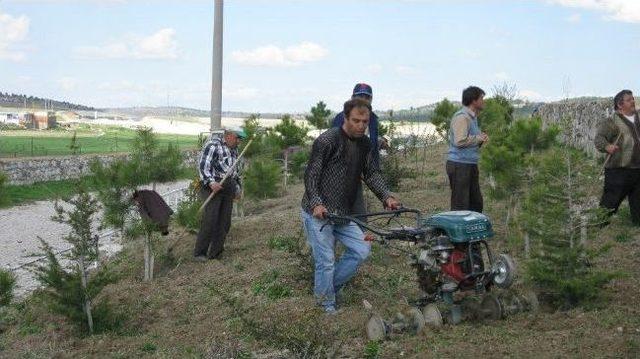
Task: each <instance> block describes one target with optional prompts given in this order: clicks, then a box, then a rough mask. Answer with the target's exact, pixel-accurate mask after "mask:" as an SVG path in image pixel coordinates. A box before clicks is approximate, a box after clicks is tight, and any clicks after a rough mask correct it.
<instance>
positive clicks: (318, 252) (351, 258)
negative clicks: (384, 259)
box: [302, 98, 400, 314]
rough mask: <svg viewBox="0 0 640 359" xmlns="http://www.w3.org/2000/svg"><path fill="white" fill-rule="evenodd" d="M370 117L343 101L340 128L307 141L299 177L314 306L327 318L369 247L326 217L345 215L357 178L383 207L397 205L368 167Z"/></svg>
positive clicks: (364, 107) (356, 232) (349, 227)
mask: <svg viewBox="0 0 640 359" xmlns="http://www.w3.org/2000/svg"><path fill="white" fill-rule="evenodd" d="M370 112H371V107H370V105H369V103H368V102H367V101H365V100H363V99H359V98H355V99H352V100H349V101H347V102H346V103H345V104H344V113H345V114H346V117H345V120H344V123H343V125H342V127H340V128H331V129H329V130H327V131H325V132H324V133H323V134H321V135H320V136H319V137H318V138H317V139H316V140H315V141H314V142H313V148H312V151H311V156H310V158H309V162H308V165H307V169H306V171H305V175H304V185H305V192H304V196H303V198H302V221H303V224H304V229H305V233H306V236H307V240H308V241H309V244H310V246H311V248H312V251H313V258H314V263H315V285H314V293H315V296H316V300H317V301H318V304H320V305H321V306H322V307H323V308H324V310H325V312H326V313H329V314H333V313H335V312H336V299H335V294H336V292H338V291H339V290H340V288H341V287H342V286H343V285H344V284H345V283H347V282H348V281H349V279H351V277H353V275H354V274H355V272H356V271H357V269H358V267H359V265H360V264H361V263H362V262H363V261H364V260H365V259H366V258H367V257H368V255H369V251H370V245H369V243H367V242H366V241H365V240H364V233H363V232H362V230H361V229H360V227H358V226H357V225H356V224H355V223H353V222H348V223H327V221H326V220H325V217H326V215H327V213H333V214H338V215H345V214H350V213H351V208H352V207H353V202H354V201H355V198H356V189H357V188H358V187H359V186H360V182H361V178H362V180H364V182H365V183H366V184H367V186H368V187H369V188H370V189H371V191H373V193H375V195H376V196H377V197H378V198H379V199H380V200H381V201H382V202H383V203H384V204H385V207H387V208H397V207H399V205H400V203H399V202H398V200H397V199H395V198H394V197H393V196H392V195H391V193H390V192H389V189H388V188H387V185H386V184H385V182H384V179H383V178H382V175H381V174H380V171H379V170H378V169H377V168H376V167H375V166H374V165H373V159H372V155H371V141H370V140H369V139H368V138H367V137H366V136H365V130H366V128H367V126H368V125H369V118H370ZM323 227H324V228H323ZM321 229H322V230H321ZM336 241H340V242H341V243H342V244H343V245H344V246H345V247H346V250H345V252H344V254H343V255H342V257H341V258H340V259H339V260H338V261H335V244H336Z"/></svg>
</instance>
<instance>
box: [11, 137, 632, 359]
mask: <svg viewBox="0 0 640 359" xmlns="http://www.w3.org/2000/svg"><path fill="white" fill-rule="evenodd" d="M441 153H442V148H437V149H435V150H434V151H433V152H431V153H428V154H425V155H426V158H428V159H429V160H428V161H426V162H420V163H418V162H416V164H417V167H414V169H415V170H418V169H419V173H420V175H418V176H416V177H415V178H413V179H407V180H404V181H403V182H402V187H401V190H400V191H399V194H400V196H401V198H402V200H403V202H404V204H405V205H406V206H407V207H414V208H420V209H422V210H424V211H427V212H430V213H431V212H435V211H440V210H444V209H446V208H447V207H448V187H447V185H446V180H445V176H444V173H443V172H444V171H443V168H444V164H443V161H442V155H441ZM409 162H411V161H409ZM301 195H302V186H301V184H300V183H298V184H296V185H294V186H292V187H291V188H290V191H289V193H288V194H287V195H285V196H284V197H281V198H278V199H272V200H265V201H260V202H255V203H248V204H247V205H246V209H245V210H246V212H247V214H248V216H247V217H246V218H244V219H242V220H236V221H235V222H234V224H233V227H232V230H231V233H230V235H229V238H228V242H227V247H226V251H225V253H224V255H223V257H222V259H221V260H216V261H209V262H207V263H196V262H193V261H192V259H191V253H192V248H193V243H194V240H195V235H194V234H192V233H188V232H186V231H185V230H184V229H181V228H179V227H177V226H176V225H174V226H173V227H172V229H173V230H172V233H171V235H170V236H169V237H168V238H167V239H166V244H167V246H168V247H169V248H171V250H170V251H169V252H168V254H164V255H163V256H162V258H160V259H159V260H158V278H157V279H156V280H154V281H153V282H152V283H143V282H142V281H141V275H142V253H141V250H140V243H130V244H129V245H128V246H127V248H126V249H125V251H124V252H123V253H122V254H121V255H119V256H118V258H117V259H116V260H115V262H114V267H115V269H116V271H117V272H118V273H119V274H120V275H122V279H121V280H120V281H119V282H118V283H116V284H113V285H110V286H109V287H107V288H106V289H105V291H104V292H103V293H102V296H103V298H108V299H109V300H110V302H111V303H112V304H113V305H114V306H115V308H116V309H117V311H119V312H121V314H123V315H124V319H123V320H122V325H123V329H122V330H121V331H119V332H117V333H107V334H101V335H95V336H93V337H85V338H82V337H78V336H77V335H76V334H74V331H73V328H72V327H71V326H70V325H69V324H67V323H66V322H65V321H64V320H63V319H62V318H60V317H57V316H55V315H52V314H49V313H48V312H47V311H46V310H45V308H44V307H43V306H42V305H41V304H40V303H39V301H38V297H37V296H35V297H33V298H32V299H30V300H29V301H28V302H27V303H26V304H25V305H22V306H19V307H18V309H16V311H17V312H18V313H20V315H16V316H15V318H14V319H13V320H12V322H11V323H10V325H9V327H8V330H7V331H6V332H4V333H3V334H2V337H1V339H0V340H1V342H0V343H1V344H0V345H1V346H0V347H1V348H2V350H3V356H5V357H32V358H34V357H35V358H40V357H43V358H44V357H119V358H129V357H131V358H132V357H136V358H137V357H141V356H149V357H152V356H153V357H166V358H178V357H180V358H182V357H206V358H229V357H236V358H249V357H261V358H291V357H294V356H295V357H326V356H330V357H354V358H360V357H364V356H369V357H375V355H378V356H379V357H382V358H400V357H407V358H425V357H453V356H456V357H474V358H479V357H504V356H509V357H518V358H521V357H531V358H534V357H535V358H548V357H611V358H614V357H615V358H620V357H637V356H639V355H640V308H639V306H638V304H639V300H638V297H637V294H638V293H640V280H639V279H638V268H640V250H639V249H638V247H639V245H640V236H638V231H637V229H636V228H632V227H630V226H629V225H628V224H627V221H628V218H627V217H626V216H625V215H624V214H623V215H621V216H620V218H616V219H614V223H613V224H612V225H611V226H610V227H608V229H607V230H606V232H603V234H602V236H600V238H599V239H598V241H599V242H601V243H604V242H607V243H611V244H612V246H613V247H612V250H611V251H610V252H609V253H608V254H607V255H606V256H605V258H603V259H602V260H601V261H600V262H599V263H595V264H594V265H597V266H602V267H606V268H610V269H613V268H614V267H615V269H622V270H624V271H626V272H627V273H628V274H629V275H628V276H626V277H623V278H621V279H619V280H616V281H615V282H613V283H612V284H611V285H610V286H609V287H608V288H607V293H606V297H607V298H608V300H607V301H605V302H604V304H603V306H602V307H601V308H599V309H592V310H589V311H585V310H581V309H578V310H572V311H568V312H545V311H542V312H538V313H535V314H518V315H515V316H513V317H511V318H509V319H507V320H504V321H498V322H489V323H465V324H461V325H458V326H448V325H447V326H444V327H443V328H441V329H437V330H434V329H426V330H425V331H424V332H422V333H420V334H418V335H408V334H405V335H400V336H394V337H393V338H392V339H391V340H389V341H385V342H382V343H380V344H377V343H368V341H367V339H366V334H365V330H364V328H365V323H366V321H367V319H368V315H369V314H368V313H367V312H366V311H365V310H364V309H363V306H362V304H361V302H362V300H363V299H367V300H368V301H369V302H371V303H372V304H373V306H374V308H376V310H377V311H379V312H381V314H383V316H384V317H386V318H389V317H391V316H393V314H394V313H396V312H397V311H401V310H403V309H405V308H407V304H406V303H407V301H408V300H411V299H413V298H416V297H417V296H418V294H419V293H418V289H417V285H416V282H415V275H414V273H413V271H412V269H411V268H410V267H409V266H408V265H407V260H406V259H407V258H406V257H405V256H404V255H403V254H400V253H398V252H396V251H394V250H392V249H388V248H383V247H381V246H380V245H379V244H374V248H373V252H372V256H371V258H370V260H369V261H368V262H367V263H366V265H364V266H363V267H362V268H361V270H360V272H359V274H358V275H357V276H356V277H355V280H354V281H353V282H352V283H351V285H349V286H348V287H347V288H346V290H345V293H344V298H343V304H342V308H343V310H342V311H341V312H340V313H339V314H338V315H337V316H335V317H327V316H324V315H323V314H322V313H321V312H320V311H319V310H318V309H317V308H316V307H315V306H314V302H313V298H312V268H311V259H310V257H309V254H308V252H307V249H306V247H305V245H304V239H303V237H302V232H301V225H300V219H299V218H300V215H299V211H300V209H299V203H300V198H301ZM369 200H370V203H372V206H375V208H378V209H379V208H380V207H379V205H378V203H377V202H375V201H374V200H373V198H371V197H370V195H369ZM486 203H487V205H488V208H487V214H488V215H489V216H490V217H491V218H492V220H493V223H494V225H495V227H496V230H497V236H496V239H495V240H494V242H493V246H494V248H496V249H497V250H503V251H507V252H510V253H511V254H512V255H514V256H515V257H516V258H517V259H518V261H519V262H520V263H521V265H522V258H521V253H522V250H521V248H520V247H519V245H517V244H511V242H507V241H506V240H505V239H504V228H503V226H502V223H504V216H503V204H502V203H495V202H493V201H491V200H489V199H487V200H486ZM520 285H521V284H520Z"/></svg>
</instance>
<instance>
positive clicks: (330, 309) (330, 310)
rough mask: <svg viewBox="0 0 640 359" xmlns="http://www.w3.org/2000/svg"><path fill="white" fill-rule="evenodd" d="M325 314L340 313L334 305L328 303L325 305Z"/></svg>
mask: <svg viewBox="0 0 640 359" xmlns="http://www.w3.org/2000/svg"><path fill="white" fill-rule="evenodd" d="M324 314H326V315H336V314H338V310H337V309H336V307H335V306H333V305H328V306H326V307H324Z"/></svg>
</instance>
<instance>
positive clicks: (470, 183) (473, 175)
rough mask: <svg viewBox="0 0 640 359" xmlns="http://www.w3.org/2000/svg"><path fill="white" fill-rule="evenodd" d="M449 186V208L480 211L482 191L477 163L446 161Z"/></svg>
mask: <svg viewBox="0 0 640 359" xmlns="http://www.w3.org/2000/svg"><path fill="white" fill-rule="evenodd" d="M447 176H449V186H451V210H452V211H460V210H470V211H475V212H482V193H481V192H480V176H479V172H478V165H474V164H467V163H458V162H453V161H447Z"/></svg>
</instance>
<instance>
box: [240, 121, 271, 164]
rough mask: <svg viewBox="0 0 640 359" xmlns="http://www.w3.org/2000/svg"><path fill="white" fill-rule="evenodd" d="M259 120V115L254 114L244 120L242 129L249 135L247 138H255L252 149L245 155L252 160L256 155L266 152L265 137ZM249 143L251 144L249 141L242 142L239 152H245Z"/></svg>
mask: <svg viewBox="0 0 640 359" xmlns="http://www.w3.org/2000/svg"><path fill="white" fill-rule="evenodd" d="M259 119H260V115H259V114H252V115H249V117H247V118H246V119H245V120H244V124H243V126H242V128H243V129H244V132H245V133H246V134H247V138H253V143H252V144H251V147H249V148H248V149H247V151H246V152H245V153H244V157H245V158H251V157H253V156H254V155H256V154H259V153H261V152H262V151H263V150H264V147H265V146H264V144H263V139H264V135H263V133H262V132H261V131H260V123H259V122H258V120H259ZM247 143H249V141H242V143H240V148H238V151H240V152H242V150H244V146H246V145H247Z"/></svg>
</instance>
